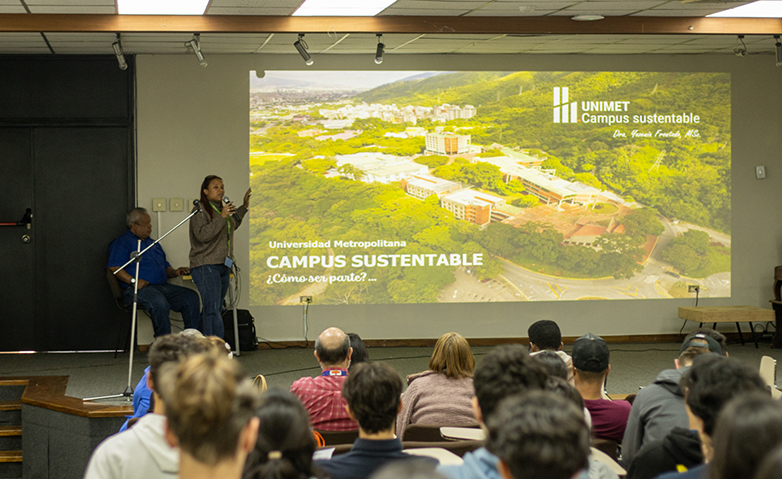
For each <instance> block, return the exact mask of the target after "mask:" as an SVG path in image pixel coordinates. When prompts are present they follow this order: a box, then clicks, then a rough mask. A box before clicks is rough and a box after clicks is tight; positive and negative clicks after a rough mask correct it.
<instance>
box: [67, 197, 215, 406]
mask: <svg viewBox="0 0 782 479" xmlns="http://www.w3.org/2000/svg"><path fill="white" fill-rule="evenodd" d="M193 206H195V207H196V208H195V209H194V210H193V212H192V213H190V215H188V217H187V218H185V219H183V220H182V221H180V222H179V224H177V225H176V226H174V227H173V228H171V229H170V230H168V232H167V233H166V234H164V235H163V236H161V237H160V238H158V239H156V240H155V242H154V243H152V244H151V245H149V246H147V247H146V248H144V250H143V251H142V250H141V240H138V245H137V246H136V251H134V252H133V253H131V255H130V259H129V260H128V262H127V263H125V264H123V265H122V266H120V267H119V268H118V269H117V270H116V271H114V275H116V274H117V273H119V272H120V271H122V270H124V269H125V268H127V267H128V265H130V263H136V276H135V282H134V283H133V314H132V315H131V323H130V358H129V360H128V385H127V387H126V388H125V391H123V392H122V394H111V395H108V396H96V397H91V398H84V399H82V401H97V400H101V399H114V398H122V397H124V398H127V400H128V401H130V400H132V399H133V383H132V382H131V381H132V377H133V352H134V351H135V349H136V347H135V346H134V345H135V342H136V319H137V318H138V269H139V263H141V257H142V256H143V254H144V253H146V252H147V250H149V249H150V248H152V247H153V246H155V245H156V244H158V243H160V241H161V240H162V239H163V238H165V237H166V236H168V235H170V234H171V233H172V232H173V231H174V230H175V229H177V228H179V227H180V226H182V225H183V224H185V222H186V221H188V220H189V219H190V218H192V217H193V216H194V215H195V214H196V213H198V212H199V211H201V205H200V202H199V201H198V200H193Z"/></svg>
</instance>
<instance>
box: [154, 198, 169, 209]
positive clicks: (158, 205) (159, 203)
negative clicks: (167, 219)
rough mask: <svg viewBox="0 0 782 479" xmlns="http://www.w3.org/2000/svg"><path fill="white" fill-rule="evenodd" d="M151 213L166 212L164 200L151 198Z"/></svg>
mask: <svg viewBox="0 0 782 479" xmlns="http://www.w3.org/2000/svg"><path fill="white" fill-rule="evenodd" d="M152 211H166V199H165V198H152Z"/></svg>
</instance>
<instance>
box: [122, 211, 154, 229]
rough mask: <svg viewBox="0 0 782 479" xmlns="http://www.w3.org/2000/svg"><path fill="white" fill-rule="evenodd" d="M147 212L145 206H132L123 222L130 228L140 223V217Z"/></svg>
mask: <svg viewBox="0 0 782 479" xmlns="http://www.w3.org/2000/svg"><path fill="white" fill-rule="evenodd" d="M147 214H149V213H147V209H146V208H133V209H132V210H130V211H128V214H127V215H126V216H125V224H126V225H127V227H128V228H131V227H132V226H133V225H137V224H140V223H141V217H142V216H143V215H147Z"/></svg>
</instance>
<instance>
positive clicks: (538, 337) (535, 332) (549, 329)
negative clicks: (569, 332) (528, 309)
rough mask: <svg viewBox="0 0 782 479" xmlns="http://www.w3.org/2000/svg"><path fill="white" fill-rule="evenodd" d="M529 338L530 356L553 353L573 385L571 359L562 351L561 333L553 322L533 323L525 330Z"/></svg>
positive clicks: (545, 320)
mask: <svg viewBox="0 0 782 479" xmlns="http://www.w3.org/2000/svg"><path fill="white" fill-rule="evenodd" d="M527 336H529V351H530V353H529V354H530V356H535V355H536V354H538V353H540V352H541V351H554V352H555V353H556V354H557V355H558V356H559V357H560V358H561V359H562V361H564V362H565V366H567V371H568V376H567V378H565V379H567V380H568V381H569V382H570V384H574V383H573V358H572V357H570V356H569V355H568V354H567V353H566V352H565V351H562V332H560V330H559V326H558V325H557V323H555V322H554V321H550V320H547V319H544V320H541V321H537V322H534V323H532V324H531V325H530V327H529V328H528V329H527Z"/></svg>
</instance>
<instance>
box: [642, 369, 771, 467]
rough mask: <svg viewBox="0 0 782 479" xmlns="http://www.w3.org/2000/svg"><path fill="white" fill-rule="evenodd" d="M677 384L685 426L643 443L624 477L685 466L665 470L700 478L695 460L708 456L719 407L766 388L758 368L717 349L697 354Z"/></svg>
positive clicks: (707, 458) (709, 455)
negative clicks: (681, 391) (686, 427)
mask: <svg viewBox="0 0 782 479" xmlns="http://www.w3.org/2000/svg"><path fill="white" fill-rule="evenodd" d="M682 386H683V389H684V403H685V408H686V411H687V417H688V423H689V429H684V428H680V427H676V428H674V429H673V430H672V431H671V432H670V433H669V434H668V435H667V436H666V437H665V438H664V439H663V440H661V441H652V442H650V443H648V444H646V445H644V446H643V447H642V448H641V450H640V451H638V454H637V455H636V457H635V458H634V459H633V462H632V463H630V468H629V469H628V471H627V477H628V479H651V478H654V477H657V476H658V475H659V474H662V473H664V472H667V471H687V472H686V475H682V476H677V475H676V474H675V473H674V474H671V475H670V476H671V477H674V478H677V479H689V478H701V477H704V478H705V477H706V470H705V468H704V467H703V466H699V464H701V463H702V462H703V461H704V460H705V461H706V462H709V461H710V460H711V458H712V447H711V436H712V433H713V432H714V426H715V423H716V419H717V415H718V414H719V412H720V411H721V410H722V408H723V406H724V405H725V404H726V403H727V402H728V401H730V400H731V399H733V398H734V397H737V396H739V395H740V394H743V393H747V392H763V391H766V386H765V383H764V382H763V380H762V379H761V378H760V375H759V374H758V373H757V371H755V370H754V369H752V368H750V367H749V366H745V365H743V364H741V363H739V362H738V361H736V360H733V359H730V358H726V357H725V356H718V355H716V354H702V355H700V356H698V357H696V358H695V359H694V360H693V362H692V366H691V367H690V370H689V371H687V374H685V375H684V377H683V378H682ZM665 476H668V475H667V474H666V475H665Z"/></svg>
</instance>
